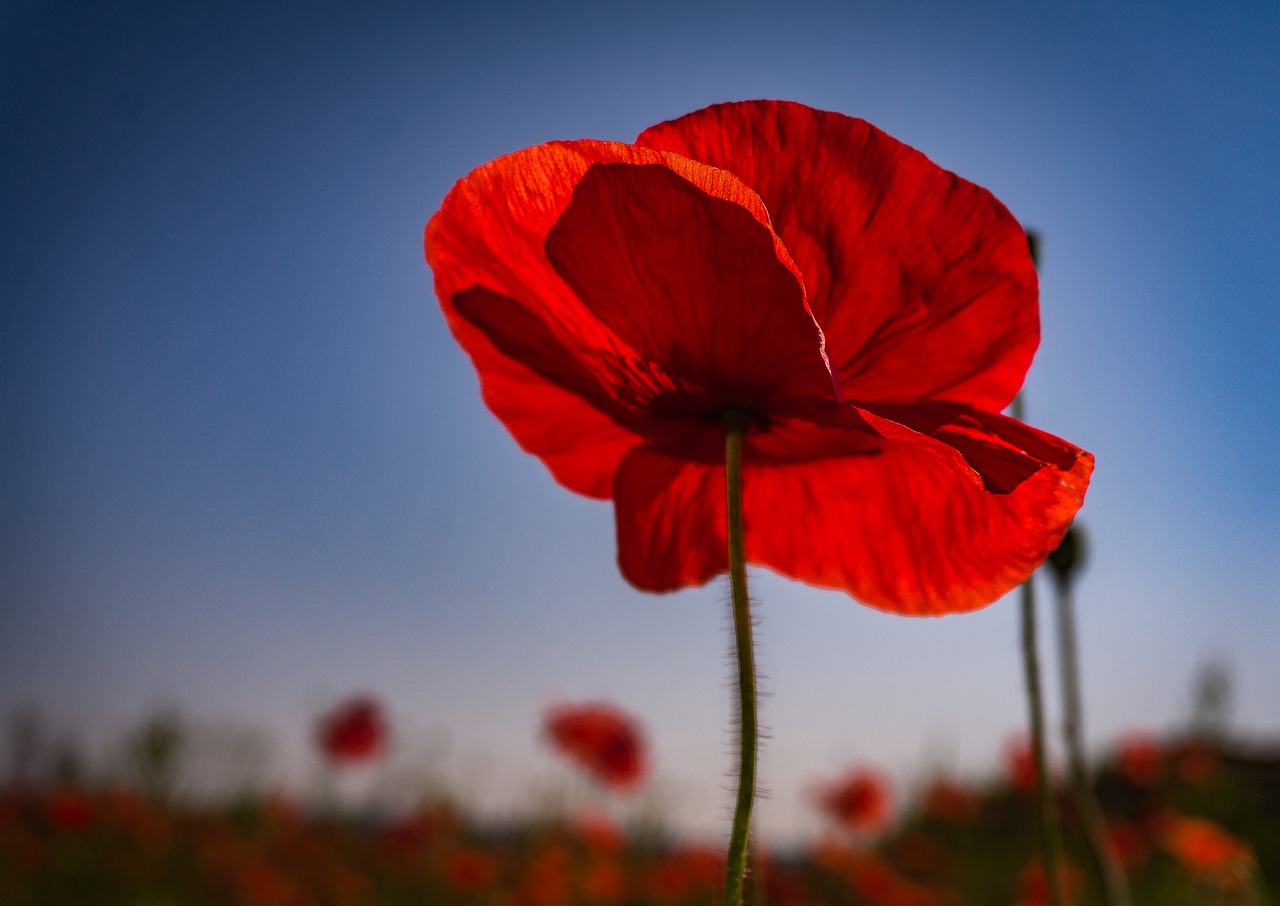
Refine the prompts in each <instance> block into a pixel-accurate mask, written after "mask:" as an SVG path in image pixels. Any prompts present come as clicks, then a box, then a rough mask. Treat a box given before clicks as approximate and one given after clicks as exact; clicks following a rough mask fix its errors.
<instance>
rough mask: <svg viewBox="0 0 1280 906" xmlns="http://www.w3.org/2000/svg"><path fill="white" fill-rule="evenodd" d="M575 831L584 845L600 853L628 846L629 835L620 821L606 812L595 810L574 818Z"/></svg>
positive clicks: (615, 850) (619, 849)
mask: <svg viewBox="0 0 1280 906" xmlns="http://www.w3.org/2000/svg"><path fill="white" fill-rule="evenodd" d="M573 831H574V833H575V834H576V835H577V837H578V839H579V840H581V841H582V843H583V845H584V846H585V847H586V848H587V849H589V850H592V851H594V852H598V853H618V852H621V851H622V850H623V849H625V848H626V845H627V837H626V834H624V833H623V832H622V829H621V828H620V827H618V823H617V822H616V821H614V820H613V818H611V817H609V816H608V815H607V814H605V813H604V812H599V811H593V812H587V813H586V814H583V815H579V816H578V817H577V818H575V819H574V820H573Z"/></svg>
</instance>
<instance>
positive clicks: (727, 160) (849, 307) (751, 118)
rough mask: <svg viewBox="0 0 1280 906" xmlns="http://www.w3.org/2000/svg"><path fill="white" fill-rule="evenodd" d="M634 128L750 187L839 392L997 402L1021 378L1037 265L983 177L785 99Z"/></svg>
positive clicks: (858, 123) (1031, 333) (651, 141)
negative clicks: (782, 250)
mask: <svg viewBox="0 0 1280 906" xmlns="http://www.w3.org/2000/svg"><path fill="white" fill-rule="evenodd" d="M636 141H637V144H641V145H645V146H648V147H651V148H658V149H661V150H665V151H672V152H675V153H677V154H681V155H684V156H687V157H691V158H693V159H695V160H699V161H702V162H704V163H707V164H710V165H712V166H715V167H721V168H724V169H726V170H729V171H730V172H732V173H733V174H735V175H736V176H738V177H740V178H741V179H742V181H743V182H744V183H746V184H747V185H749V186H750V187H751V188H752V189H754V190H755V191H756V192H758V193H759V194H760V196H761V198H763V199H764V203H765V205H766V206H767V207H768V209H769V212H770V215H771V217H772V219H773V227H774V230H775V231H776V232H777V233H778V235H780V236H781V237H782V240H783V241H784V242H785V243H786V245H787V248H788V250H789V251H790V252H791V255H792V257H793V259H794V260H795V262H796V264H797V265H798V266H799V268H800V271H801V273H802V274H803V275H804V282H805V290H806V292H807V295H808V300H809V305H810V307H811V309H812V310H813V312H814V316H815V317H816V318H817V320H818V323H819V324H820V325H821V327H822V329H823V332H824V334H825V335H826V341H827V347H828V348H827V354H828V357H829V359H830V361H831V367H832V369H833V370H834V371H835V372H836V373H837V375H838V378H839V380H840V384H841V387H842V390H843V393H844V396H845V397H846V398H848V399H850V400H864V401H866V400H881V401H889V402H911V401H916V400H921V399H950V400H956V401H960V402H966V403H970V404H972V405H975V406H980V407H982V408H987V409H996V410H998V409H1003V408H1004V407H1005V406H1006V405H1008V403H1009V401H1010V400H1011V399H1012V398H1013V395H1014V394H1015V393H1016V392H1017V391H1018V389H1019V388H1020V387H1021V386H1022V381H1023V379H1024V377H1025V375H1026V371H1027V368H1028V367H1029V366H1030V364H1031V358H1032V355H1033V354H1034V352H1035V349H1036V346H1037V345H1038V344H1039V317H1038V313H1037V299H1038V283H1037V279H1036V273H1035V267H1034V264H1033V262H1032V260H1031V256H1030V253H1029V250H1028V248H1027V242H1026V237H1025V234H1024V232H1023V230H1022V227H1021V226H1020V225H1019V224H1018V222H1017V220H1015V219H1014V217H1013V215H1011V214H1010V213H1009V212H1008V210H1007V209H1006V208H1005V207H1004V206H1003V205H1002V204H1001V203H1000V202H999V201H998V200H997V199H996V198H995V197H994V196H992V195H991V193H989V192H988V191H986V190H985V189H983V188H981V187H979V186H976V185H974V184H973V183H970V182H968V181H966V180H964V179H961V178H960V177H958V176H956V175H955V174H953V173H951V172H949V171H947V170H944V169H942V168H941V167H939V166H937V165H936V164H934V163H933V162H932V161H930V160H929V159H928V158H927V157H925V156H924V155H923V154H921V153H920V152H919V151H916V150H915V149H913V148H911V147H909V146H907V145H904V144H903V143H902V142H899V141H898V140H896V139H894V138H892V137H891V136H889V135H886V134H885V133H883V132H881V131H880V130H878V129H876V128H875V127H874V126H872V125H870V124H869V123H866V122H864V121H863V120H858V119H853V118H851V117H847V116H843V115H841V114H838V113H829V112H826V111H822V110H815V109H813V108H811V107H806V106H804V105H802V104H795V103H789V102H783V101H748V102H742V103H731V104H718V105H715V106H713V107H708V108H706V109H705V110H699V111H697V112H696V113H691V114H689V115H687V116H684V117H681V118H680V119H677V120H673V121H670V122H666V123H661V124H659V125H657V126H653V127H650V128H649V129H646V130H645V131H644V132H643V133H641V135H640V137H639V138H638V139H637V140H636Z"/></svg>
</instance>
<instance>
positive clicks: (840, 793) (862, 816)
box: [817, 769, 891, 833]
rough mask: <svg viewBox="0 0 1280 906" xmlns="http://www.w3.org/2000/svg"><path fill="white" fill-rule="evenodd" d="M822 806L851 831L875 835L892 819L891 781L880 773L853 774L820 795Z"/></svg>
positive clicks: (830, 786) (866, 771) (858, 772)
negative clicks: (890, 814) (890, 812)
mask: <svg viewBox="0 0 1280 906" xmlns="http://www.w3.org/2000/svg"><path fill="white" fill-rule="evenodd" d="M817 801H818V805H819V807H821V809H822V810H823V811H824V812H826V813H827V814H828V815H829V816H831V817H832V818H834V819H835V820H836V821H838V822H840V823H841V824H843V825H844V826H845V827H847V828H849V829H850V830H854V831H859V832H863V833H874V832H876V831H878V830H880V829H881V828H883V827H884V826H885V824H886V823H887V822H888V820H889V810H890V804H891V803H890V795H889V781H888V780H887V779H886V778H885V777H884V776H882V775H881V774H879V773H877V772H876V771H871V770H866V769H857V770H852V771H849V772H848V773H847V774H845V776H844V777H842V778H841V779H840V780H838V781H836V782H835V783H832V784H830V785H829V786H827V787H825V788H824V789H822V790H820V791H819V792H818V794H817Z"/></svg>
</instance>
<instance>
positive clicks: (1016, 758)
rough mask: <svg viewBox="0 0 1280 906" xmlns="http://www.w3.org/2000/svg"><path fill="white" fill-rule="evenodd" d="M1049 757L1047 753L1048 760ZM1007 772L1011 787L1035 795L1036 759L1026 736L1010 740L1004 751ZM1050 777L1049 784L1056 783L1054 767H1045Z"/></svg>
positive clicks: (1050, 765) (1047, 765) (1049, 765)
mask: <svg viewBox="0 0 1280 906" xmlns="http://www.w3.org/2000/svg"><path fill="white" fill-rule="evenodd" d="M1047 757H1048V755H1047V753H1046V759H1047ZM1004 760H1005V770H1006V771H1007V772H1008V778H1009V785H1010V786H1012V787H1013V788H1014V789H1016V790H1018V791H1019V792H1023V793H1034V792H1035V790H1036V759H1035V752H1034V751H1033V750H1032V747H1031V740H1030V739H1028V738H1027V737H1026V736H1018V737H1015V738H1014V739H1012V740H1010V741H1009V743H1008V744H1007V745H1006V746H1005V750H1004ZM1045 771H1046V772H1047V773H1048V775H1049V783H1050V784H1052V783H1053V782H1054V773H1055V772H1054V767H1053V765H1052V764H1046V765H1045Z"/></svg>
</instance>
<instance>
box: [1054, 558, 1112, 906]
mask: <svg viewBox="0 0 1280 906" xmlns="http://www.w3.org/2000/svg"><path fill="white" fill-rule="evenodd" d="M1055 584H1056V586H1057V592H1058V660H1059V662H1060V665H1061V668H1062V698H1063V709H1064V711H1065V712H1066V714H1065V716H1064V717H1063V722H1062V734H1063V737H1064V738H1065V741H1066V745H1067V762H1068V768H1069V771H1070V775H1071V793H1072V797H1073V798H1074V799H1075V803H1076V811H1077V812H1078V813H1079V815H1080V825H1081V827H1082V828H1083V830H1084V841H1085V848H1086V849H1087V850H1088V852H1089V861H1090V862H1091V863H1092V867H1093V871H1094V874H1095V875H1096V876H1097V878H1098V883H1099V885H1100V886H1101V887H1102V894H1103V900H1104V901H1105V902H1106V904H1107V906H1129V888H1128V884H1127V883H1126V881H1125V877H1124V872H1123V871H1122V870H1121V868H1120V866H1119V865H1117V864H1116V861H1115V859H1114V858H1113V857H1112V855H1111V852H1110V850H1109V849H1108V848H1107V845H1106V841H1105V839H1104V837H1103V833H1104V825H1103V819H1102V808H1101V806H1099V805H1098V799H1097V797H1096V796H1095V795H1094V793H1093V786H1092V784H1091V783H1090V781H1089V772H1088V770H1087V769H1086V767H1085V760H1084V739H1083V737H1084V726H1083V723H1084V722H1083V719H1082V716H1081V715H1082V714H1083V708H1082V707H1081V705H1080V665H1079V659H1078V657H1077V654H1076V624H1075V614H1074V608H1073V603H1072V599H1071V580H1070V578H1068V577H1067V576H1062V577H1060V578H1059V579H1058V581H1057V582H1056V583H1055Z"/></svg>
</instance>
